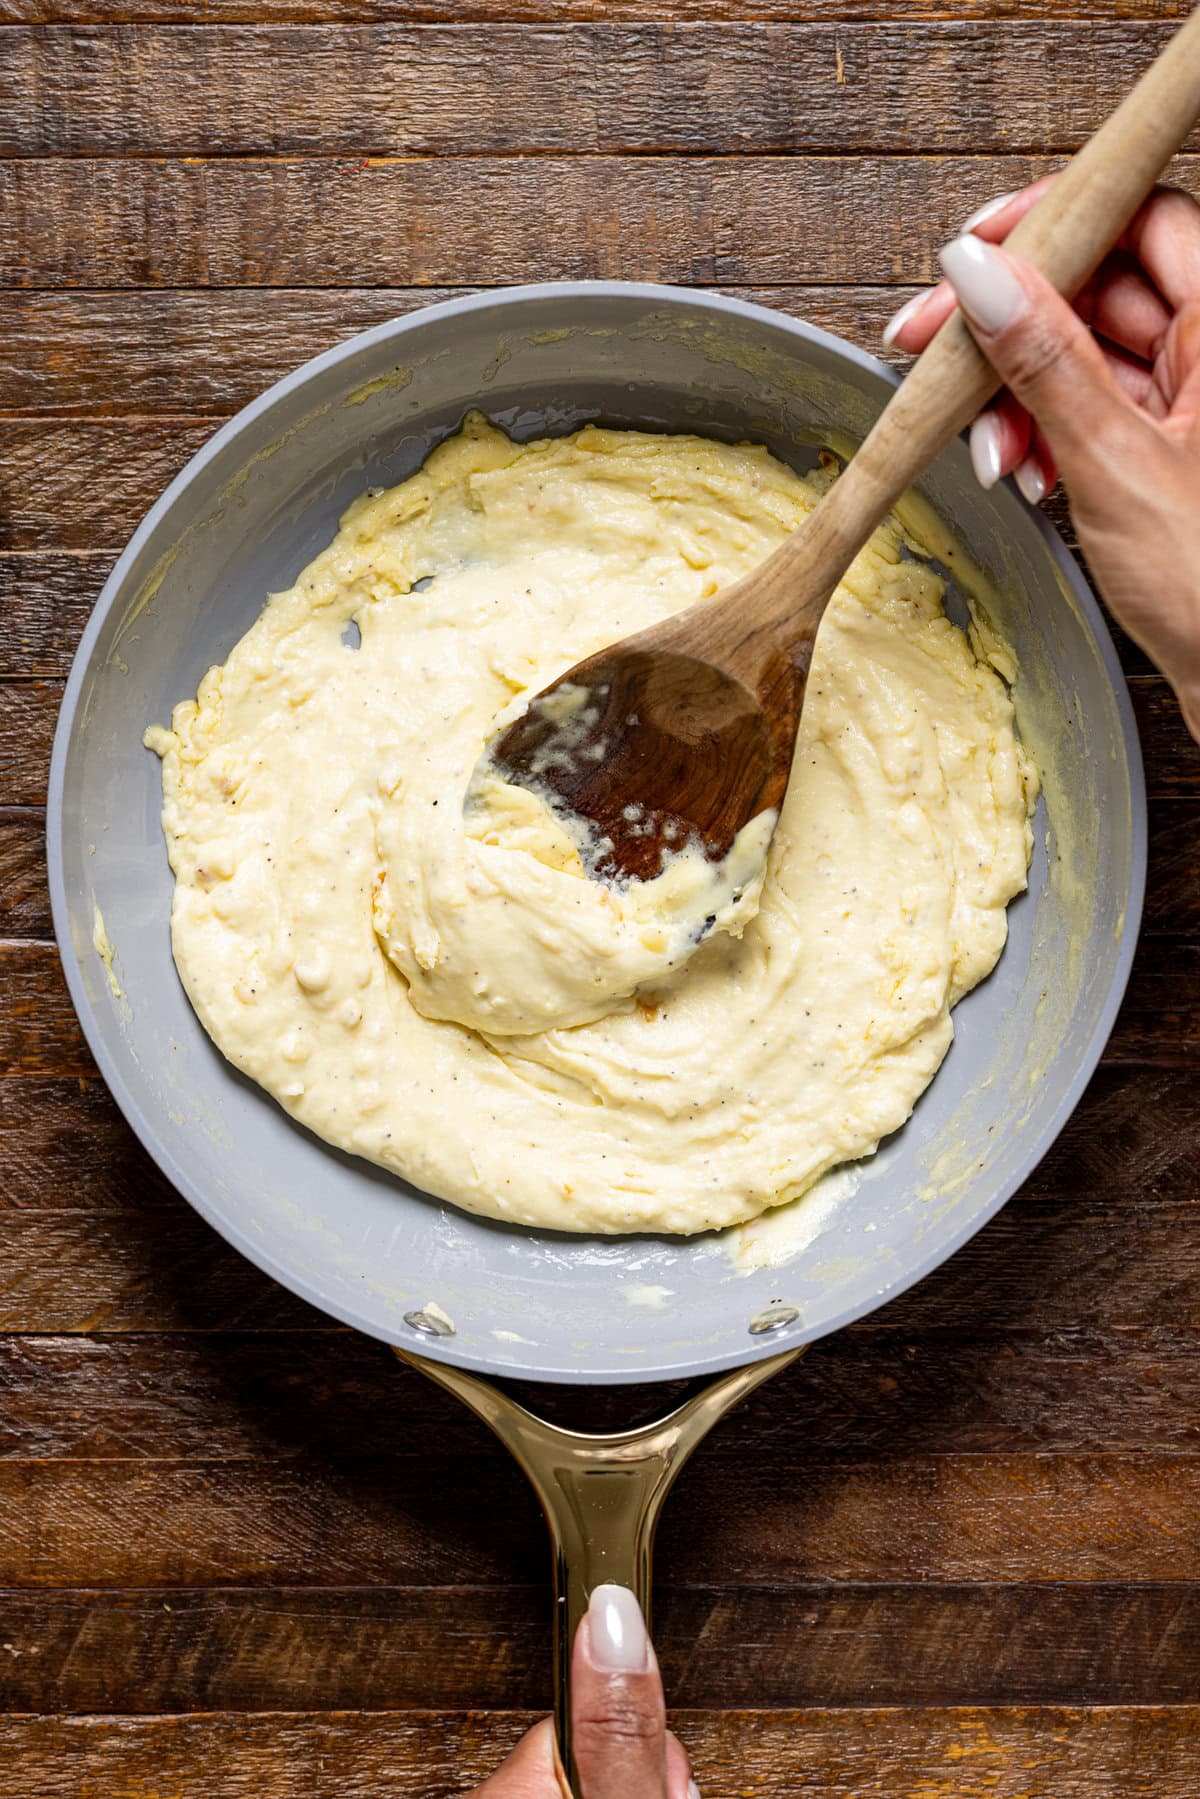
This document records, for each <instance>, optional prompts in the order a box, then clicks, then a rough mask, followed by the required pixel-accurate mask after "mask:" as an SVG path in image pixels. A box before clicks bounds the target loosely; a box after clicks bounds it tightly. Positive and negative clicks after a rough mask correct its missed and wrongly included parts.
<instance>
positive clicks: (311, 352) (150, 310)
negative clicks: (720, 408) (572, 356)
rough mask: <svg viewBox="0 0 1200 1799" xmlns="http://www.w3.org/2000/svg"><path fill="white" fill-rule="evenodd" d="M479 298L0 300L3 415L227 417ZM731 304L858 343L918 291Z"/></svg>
mask: <svg viewBox="0 0 1200 1799" xmlns="http://www.w3.org/2000/svg"><path fill="white" fill-rule="evenodd" d="M475 291H478V290H476V289H471V288H463V287H456V288H449V287H434V288H429V287H424V288H422V287H402V288H395V287H382V288H340V289H328V288H290V289H289V288H277V289H272V290H270V291H264V290H263V289H260V288H202V289H197V290H193V289H187V288H164V289H153V288H147V289H142V290H138V291H134V292H128V291H125V292H114V291H111V290H108V289H104V288H101V289H97V290H92V291H79V290H76V291H71V290H60V291H47V290H40V289H39V290H27V289H22V288H16V289H12V290H10V291H8V292H0V409H2V410H3V411H4V412H6V413H10V414H16V415H23V416H29V415H34V414H38V413H52V414H54V415H55V416H56V417H58V418H62V417H65V416H69V415H84V416H93V417H97V416H98V417H119V416H121V415H123V414H128V413H132V414H134V415H136V416H138V417H143V416H154V417H161V416H163V415H168V416H169V415H172V414H182V415H184V416H195V415H198V414H206V415H210V416H212V417H214V418H218V417H219V418H224V417H225V416H226V415H228V414H231V413H233V412H236V411H237V409H238V408H239V407H241V406H244V405H246V404H247V403H248V402H249V401H250V400H252V399H254V398H255V397H256V396H257V395H258V394H259V393H261V392H262V390H263V389H264V388H265V387H269V386H270V384H271V383H272V382H273V381H277V380H279V378H280V377H281V376H283V375H286V374H288V373H289V372H290V371H291V370H292V369H294V368H296V367H297V366H298V365H299V364H300V363H302V362H305V361H307V359H308V358H309V357H310V356H316V355H318V354H320V352H322V351H323V350H328V349H330V348H331V347H332V346H333V345H334V344H337V343H340V342H342V341H344V340H345V339H346V338H348V337H350V336H352V335H353V333H355V332H356V331H365V330H367V329H369V328H370V327H371V326H373V325H380V324H383V323H384V322H385V321H386V320H388V319H393V318H400V317H402V316H404V315H405V314H408V313H411V312H415V311H417V310H418V309H419V308H421V307H423V306H429V305H432V304H434V303H435V302H437V301H441V300H448V299H454V298H457V297H458V296H460V295H462V294H465V293H470V292H475ZM715 291H716V292H719V293H726V294H731V295H733V296H734V297H737V298H741V299H744V300H749V301H751V302H753V303H755V304H757V305H760V306H771V307H775V308H776V309H777V310H779V311H781V312H785V313H789V314H792V315H794V316H796V317H798V318H804V319H807V320H808V321H809V322H810V323H811V324H814V325H819V326H821V328H822V329H823V330H826V331H833V332H836V333H838V334H839V335H841V336H844V337H850V338H853V339H856V340H857V341H858V342H860V343H863V344H865V345H866V346H867V347H868V348H870V349H872V350H874V351H877V352H878V353H879V355H880V356H882V357H884V358H885V359H887V358H888V357H889V355H890V357H891V359H892V360H894V361H902V360H906V359H905V358H902V357H901V356H900V355H899V353H898V352H891V353H889V352H887V351H885V350H884V349H883V346H882V344H881V342H880V333H881V332H882V330H883V327H884V325H885V324H886V323H887V320H888V319H889V318H890V317H891V315H892V313H893V311H894V310H895V309H896V307H898V306H900V305H901V304H902V303H903V302H904V301H905V300H907V299H909V298H911V296H912V295H913V294H915V293H916V292H918V289H917V288H916V287H915V286H911V285H909V286H903V287H896V286H880V285H875V286H871V285H861V284H860V285H853V284H851V285H843V286H821V285H815V286H808V287H736V286H730V285H725V286H722V287H718V288H717V289H715Z"/></svg>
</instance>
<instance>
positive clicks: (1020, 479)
mask: <svg viewBox="0 0 1200 1799" xmlns="http://www.w3.org/2000/svg"><path fill="white" fill-rule="evenodd" d="M1014 478H1015V480H1016V483H1017V486H1018V487H1019V488H1020V490H1021V492H1022V493H1023V494H1024V495H1025V498H1026V499H1027V500H1028V501H1029V504H1030V505H1031V506H1036V505H1037V503H1038V501H1039V500H1044V499H1045V497H1046V477H1045V475H1044V474H1043V473H1042V469H1041V464H1040V463H1039V462H1038V460H1037V458H1036V457H1034V456H1027V457H1026V458H1025V460H1024V462H1023V463H1022V464H1021V466H1020V468H1019V469H1018V470H1017V472H1016V476H1015V477H1014Z"/></svg>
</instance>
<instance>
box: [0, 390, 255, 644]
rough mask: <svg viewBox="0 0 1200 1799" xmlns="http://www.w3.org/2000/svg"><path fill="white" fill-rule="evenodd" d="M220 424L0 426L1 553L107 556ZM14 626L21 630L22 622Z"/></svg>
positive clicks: (29, 422) (11, 422) (4, 422)
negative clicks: (1, 486)
mask: <svg viewBox="0 0 1200 1799" xmlns="http://www.w3.org/2000/svg"><path fill="white" fill-rule="evenodd" d="M220 422H221V421H220V420H218V419H167V420H163V419H141V418H138V419H134V418H126V419H116V420H102V421H91V420H88V421H75V420H69V421H63V420H55V421H47V420H44V419H0V468H2V469H3V471H4V480H5V489H6V510H5V517H4V523H3V532H4V548H5V549H6V550H9V551H13V550H18V551H19V550H31V549H32V550H53V551H59V550H73V551H79V550H104V549H107V550H111V549H113V548H115V547H116V546H118V545H120V544H123V543H124V542H125V540H126V538H128V537H129V536H130V535H131V533H132V531H133V529H134V527H135V526H136V525H137V523H138V521H139V520H140V519H141V517H142V514H143V513H144V512H146V511H147V510H148V508H149V507H150V506H151V505H152V504H153V502H154V501H155V500H156V499H157V498H158V496H159V494H160V493H161V492H162V490H163V488H164V487H166V486H167V485H168V483H169V482H171V481H172V480H174V478H175V476H176V475H177V474H178V473H179V471H180V469H181V468H182V467H183V466H184V464H185V463H186V462H187V460H188V458H189V457H190V456H193V455H194V454H195V452H196V451H197V450H198V449H199V448H200V446H201V445H202V444H203V443H206V442H207V440H208V439H209V438H210V437H211V436H212V434H213V432H214V431H215V430H216V429H217V426H218V424H219V423H220ZM98 477H99V478H98ZM22 610H23V612H27V610H28V609H27V607H25V608H23V609H22ZM15 622H16V624H17V626H18V628H20V625H21V622H22V621H21V619H20V618H18V619H17V620H16V621H15Z"/></svg>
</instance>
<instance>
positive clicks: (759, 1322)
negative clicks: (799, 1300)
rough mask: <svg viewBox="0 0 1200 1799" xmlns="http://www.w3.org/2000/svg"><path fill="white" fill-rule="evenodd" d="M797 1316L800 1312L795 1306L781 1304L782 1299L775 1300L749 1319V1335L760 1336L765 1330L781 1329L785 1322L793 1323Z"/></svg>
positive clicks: (763, 1334)
mask: <svg viewBox="0 0 1200 1799" xmlns="http://www.w3.org/2000/svg"><path fill="white" fill-rule="evenodd" d="M799 1316H800V1313H799V1311H798V1310H797V1309H796V1307H795V1306H787V1305H784V1304H783V1302H782V1300H776V1301H775V1302H774V1303H773V1304H771V1305H769V1306H767V1308H766V1310H765V1311H762V1312H759V1314H758V1316H757V1317H756V1318H752V1319H751V1320H750V1335H751V1336H752V1337H762V1336H765V1334H766V1333H767V1331H778V1330H782V1329H783V1327H784V1325H785V1324H795V1322H796V1320H797V1319H798V1318H799Z"/></svg>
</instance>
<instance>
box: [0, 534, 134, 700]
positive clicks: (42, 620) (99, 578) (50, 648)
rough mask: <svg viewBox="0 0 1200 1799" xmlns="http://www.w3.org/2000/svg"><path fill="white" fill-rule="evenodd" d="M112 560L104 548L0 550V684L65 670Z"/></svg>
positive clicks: (58, 673)
mask: <svg viewBox="0 0 1200 1799" xmlns="http://www.w3.org/2000/svg"><path fill="white" fill-rule="evenodd" d="M114 561H115V557H114V556H113V555H112V553H111V551H108V550H101V551H99V552H98V553H96V552H89V551H72V552H70V553H68V554H57V553H55V552H54V551H51V552H50V553H49V554H46V555H38V554H35V555H32V556H22V555H19V554H12V555H6V554H4V552H3V551H0V594H2V595H3V596H4V602H3V606H2V607H0V680H5V679H10V680H11V679H16V680H26V679H28V678H29V677H30V676H31V675H32V676H45V675H66V674H68V673H69V672H70V668H71V658H72V657H73V656H74V654H75V646H76V644H77V643H78V642H79V638H80V635H81V633H82V631H83V627H84V626H85V625H86V623H87V621H88V617H89V615H90V613H91V610H92V607H93V606H94V605H95V603H96V598H97V596H98V594H99V592H100V589H101V587H102V586H103V585H104V583H105V581H106V580H107V579H108V575H109V571H110V569H111V568H112V565H113V562H114Z"/></svg>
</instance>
